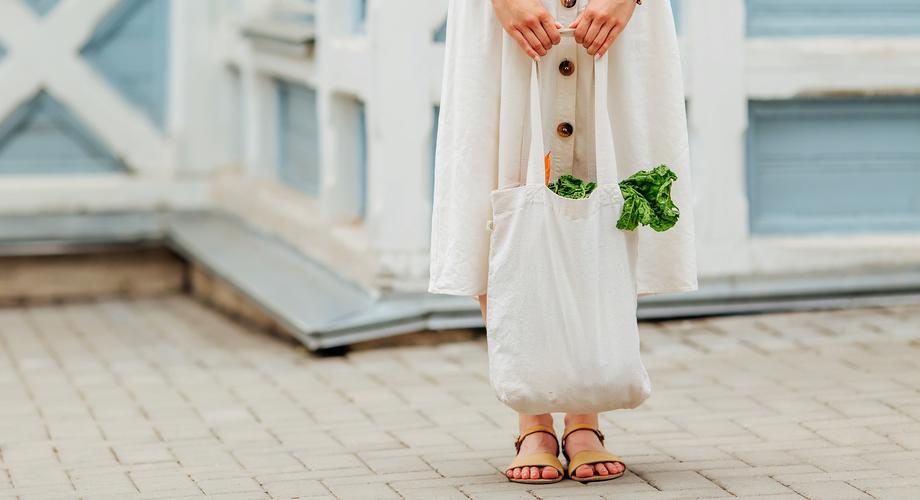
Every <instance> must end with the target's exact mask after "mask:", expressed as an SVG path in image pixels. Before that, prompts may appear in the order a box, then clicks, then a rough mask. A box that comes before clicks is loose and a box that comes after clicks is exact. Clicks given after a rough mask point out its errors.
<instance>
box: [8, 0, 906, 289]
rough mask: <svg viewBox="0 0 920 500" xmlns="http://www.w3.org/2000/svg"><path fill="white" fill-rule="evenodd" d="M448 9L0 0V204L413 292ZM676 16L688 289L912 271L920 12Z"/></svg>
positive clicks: (423, 240)
mask: <svg viewBox="0 0 920 500" xmlns="http://www.w3.org/2000/svg"><path fill="white" fill-rule="evenodd" d="M648 1H663V0H648ZM447 3H448V0H426V1H424V2H422V1H418V0H312V1H311V0H208V1H201V2H197V1H196V2H189V1H182V0H9V1H5V2H0V211H2V213H4V214H10V213H48V212H81V213H82V212H112V211H139V210H197V209H213V210H220V211H223V212H227V213H231V214H234V215H236V216H238V217H240V218H242V219H244V220H245V221H247V222H248V223H250V224H252V225H254V226H256V227H259V228H260V229H262V230H264V231H266V232H268V233H271V234H273V235H275V236H278V237H279V238H281V239H283V240H285V241H286V242H288V243H290V244H291V245H293V246H294V247H296V248H297V249H299V250H300V251H302V252H303V253H305V254H307V255H309V256H311V257H313V258H315V259H317V260H318V261H320V262H322V263H323V264H325V265H327V266H328V267H329V268H331V269H333V270H335V271H337V272H339V273H341V274H342V275H344V276H346V277H348V278H349V279H351V280H353V281H356V282H358V283H360V284H362V285H364V286H367V287H371V288H378V289H398V290H415V291H421V290H424V289H425V287H426V284H427V272H428V244H429V234H430V215H431V196H432V182H433V178H432V177H433V158H434V138H435V136H436V130H437V117H438V101H439V97H440V96H439V93H440V86H441V72H442V68H443V57H444V50H443V41H444V38H445V26H446V22H445V16H446V12H447ZM673 8H674V13H675V21H676V23H677V26H678V31H679V34H680V38H681V44H682V54H683V60H684V65H683V66H684V73H685V82H686V90H687V106H688V110H689V125H690V131H691V154H692V160H693V175H694V184H695V188H696V199H695V200H694V203H695V209H696V214H697V218H698V221H697V230H698V247H699V248H698V254H699V259H700V274H701V278H702V280H703V283H704V284H705V282H706V281H707V280H717V279H744V278H745V277H751V276H783V275H790V274H802V273H816V272H825V273H838V274H839V273H844V274H845V273H849V272H854V271H857V270H865V269H872V268H876V267H888V266H916V265H918V264H920V4H918V3H917V2H916V1H915V0H890V1H888V2H882V3H880V4H879V5H874V6H873V7H872V9H871V10H870V9H867V8H866V7H865V1H864V0H860V1H857V0H797V1H794V2H792V1H785V0H718V1H716V0H675V1H674V2H673ZM266 265H270V263H266Z"/></svg>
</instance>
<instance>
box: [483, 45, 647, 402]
mask: <svg viewBox="0 0 920 500" xmlns="http://www.w3.org/2000/svg"><path fill="white" fill-rule="evenodd" d="M607 59H608V56H607V55H605V56H604V57H602V58H601V59H599V60H597V61H596V63H595V68H594V88H595V92H594V93H595V97H594V101H595V103H594V116H595V120H594V122H595V143H596V159H597V183H598V186H597V188H596V189H595V190H594V191H593V192H592V194H591V195H590V197H588V198H585V199H570V198H564V197H562V196H559V195H557V194H556V193H554V192H553V191H552V190H550V189H549V188H548V187H547V186H546V183H545V177H544V175H545V174H544V156H545V152H546V150H545V148H544V143H543V131H542V124H543V121H542V117H541V112H540V85H539V80H538V77H539V75H538V72H539V70H538V67H537V63H536V62H534V63H533V66H532V68H531V76H530V129H531V139H530V153H529V158H528V162H527V170H526V172H527V173H526V179H525V181H524V183H522V184H517V185H513V186H499V187H498V189H496V190H494V191H492V192H491V194H490V196H491V203H492V220H491V221H490V222H489V225H488V227H489V229H491V234H490V241H491V248H490V250H489V273H488V285H487V293H488V302H487V310H486V327H487V343H488V354H489V379H490V384H491V385H492V388H493V389H494V390H495V393H496V395H497V396H498V399H499V400H500V401H502V402H503V403H505V404H506V405H507V406H510V407H511V408H513V409H515V410H517V411H518V412H522V413H526V414H541V413H550V412H577V413H589V412H590V413H593V412H602V411H609V410H615V409H620V408H634V407H636V406H638V405H639V404H640V403H642V402H643V401H644V400H645V399H646V398H647V397H648V396H649V393H650V392H651V383H650V381H649V377H648V374H647V373H646V370H645V366H644V365H643V364H642V360H641V358H640V355H639V333H638V327H637V324H636V297H637V296H636V275H635V263H636V248H637V239H636V235H635V232H627V231H622V230H620V229H617V227H616V224H617V219H619V217H620V212H621V211H622V209H623V195H622V194H621V192H620V188H619V185H618V183H619V179H618V170H617V162H616V152H615V150H614V143H613V134H612V130H611V124H610V119H609V112H608V108H607V88H608V87H607V80H608V78H607V71H608V62H607ZM504 167H506V166H502V168H504Z"/></svg>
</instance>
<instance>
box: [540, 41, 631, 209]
mask: <svg viewBox="0 0 920 500" xmlns="http://www.w3.org/2000/svg"><path fill="white" fill-rule="evenodd" d="M609 57H610V56H609V54H604V56H603V57H601V58H600V59H596V60H595V61H594V148H595V149H594V151H595V160H596V169H597V183H598V185H602V186H607V185H610V186H613V187H614V188H615V189H616V191H617V192H619V189H620V188H619V171H618V166H617V155H616V145H615V144H614V141H613V129H612V126H611V124H610V112H609V110H608V107H607V92H608V81H609V75H608V72H609ZM539 73H540V70H539V65H538V64H537V62H536V61H533V62H532V63H531V68H530V153H529V156H528V159H527V178H526V179H525V183H526V184H529V185H537V184H543V183H544V182H545V171H544V169H545V167H544V162H543V159H544V156H545V155H546V146H545V144H544V142H543V116H542V111H541V109H540V78H539V76H540V75H539ZM621 197H622V195H621Z"/></svg>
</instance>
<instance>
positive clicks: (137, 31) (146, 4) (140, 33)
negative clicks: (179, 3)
mask: <svg viewBox="0 0 920 500" xmlns="http://www.w3.org/2000/svg"><path fill="white" fill-rule="evenodd" d="M168 38H169V0H122V2H121V3H119V4H118V6H116V7H115V8H114V9H112V12H110V13H109V15H108V16H106V17H105V19H103V20H102V21H101V22H100V23H99V26H98V27H97V28H96V31H95V32H94V34H93V36H92V38H91V39H90V40H89V41H88V42H87V43H86V45H85V46H84V47H83V50H82V51H81V54H82V56H83V57H84V58H85V59H86V60H87V62H89V64H90V65H91V66H92V67H93V68H94V69H95V70H96V71H98V72H99V73H100V74H101V75H102V76H103V77H105V79H106V81H108V82H109V84H111V85H112V86H114V87H115V88H116V89H117V90H118V91H119V93H121V95H122V96H124V98H125V99H127V100H128V101H130V102H131V103H132V104H134V105H135V106H136V107H138V108H139V109H140V110H142V111H143V112H144V113H145V114H146V115H147V116H148V117H149V118H150V120H151V121H152V122H153V123H154V124H156V125H157V126H158V127H160V128H161V129H162V128H163V127H164V125H165V122H166V110H167V82H168V67H169V64H168V61H169V57H168V52H169V43H168Z"/></svg>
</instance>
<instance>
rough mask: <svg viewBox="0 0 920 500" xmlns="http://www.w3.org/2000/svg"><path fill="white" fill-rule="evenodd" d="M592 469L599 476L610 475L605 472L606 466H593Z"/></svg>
mask: <svg viewBox="0 0 920 500" xmlns="http://www.w3.org/2000/svg"><path fill="white" fill-rule="evenodd" d="M594 469H595V470H597V474H598V475H599V476H606V475H608V474H610V472H609V471H607V466H606V465H604V464H594Z"/></svg>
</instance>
